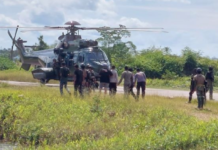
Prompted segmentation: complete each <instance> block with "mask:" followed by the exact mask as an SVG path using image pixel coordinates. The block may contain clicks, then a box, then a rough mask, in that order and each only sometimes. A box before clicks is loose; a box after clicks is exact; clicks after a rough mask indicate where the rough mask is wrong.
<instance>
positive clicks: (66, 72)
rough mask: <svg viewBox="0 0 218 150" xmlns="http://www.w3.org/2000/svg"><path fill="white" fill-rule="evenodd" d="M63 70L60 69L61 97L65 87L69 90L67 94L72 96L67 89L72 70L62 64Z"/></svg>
mask: <svg viewBox="0 0 218 150" xmlns="http://www.w3.org/2000/svg"><path fill="white" fill-rule="evenodd" d="M61 66H62V67H61V69H60V92H61V95H63V86H64V88H65V89H66V90H67V92H68V93H69V94H70V95H71V93H70V91H69V89H68V88H67V80H68V76H69V75H70V70H69V68H67V67H66V64H65V63H62V64H61Z"/></svg>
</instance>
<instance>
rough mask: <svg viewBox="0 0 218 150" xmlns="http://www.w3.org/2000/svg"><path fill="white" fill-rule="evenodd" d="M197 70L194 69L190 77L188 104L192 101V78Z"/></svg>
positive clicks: (193, 90) (193, 89)
mask: <svg viewBox="0 0 218 150" xmlns="http://www.w3.org/2000/svg"><path fill="white" fill-rule="evenodd" d="M196 70H197V68H194V69H193V71H192V75H191V83H190V91H189V99H188V103H191V101H192V95H193V93H194V92H195V85H194V81H193V78H194V76H195V75H196V74H197V72H196Z"/></svg>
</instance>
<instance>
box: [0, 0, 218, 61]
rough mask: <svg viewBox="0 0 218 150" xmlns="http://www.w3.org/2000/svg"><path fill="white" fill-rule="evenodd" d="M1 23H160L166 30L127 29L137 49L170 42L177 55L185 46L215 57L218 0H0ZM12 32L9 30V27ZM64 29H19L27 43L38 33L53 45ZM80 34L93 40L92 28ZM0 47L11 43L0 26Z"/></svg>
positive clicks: (143, 24) (58, 24)
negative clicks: (161, 31) (43, 30)
mask: <svg viewBox="0 0 218 150" xmlns="http://www.w3.org/2000/svg"><path fill="white" fill-rule="evenodd" d="M0 2H1V5H0V26H17V25H19V26H22V27H26V26H28V27H36V26H37V27H44V26H63V25H64V23H65V22H67V21H72V20H75V21H78V22H79V23H80V24H81V27H103V26H110V27H119V24H122V25H125V26H126V27H129V28H131V27H162V28H164V30H166V31H168V33H151V32H141V31H131V37H129V38H126V39H124V41H132V42H133V43H134V44H135V45H136V47H137V50H139V51H140V50H142V49H146V48H148V47H152V46H155V47H158V48H159V47H160V48H164V47H169V48H170V49H171V52H172V53H173V54H177V55H181V52H182V49H184V48H185V47H186V46H188V47H190V48H191V49H192V50H195V51H201V53H202V55H203V56H208V57H211V58H213V57H218V50H217V49H218V32H217V31H218V19H217V18H218V9H217V8H218V1H217V0H13V1H12V0H0ZM10 31H11V32H12V34H14V31H15V30H13V29H10ZM62 32H65V31H48V32H39V31H35V32H25V33H22V32H18V35H17V37H21V38H22V39H23V40H27V45H34V44H35V43H37V42H38V40H37V37H39V36H40V35H43V36H44V41H45V42H46V43H48V44H53V43H54V42H55V41H57V38H58V36H59V35H61V34H62ZM80 34H81V35H82V37H83V38H84V39H96V38H98V37H99V33H98V32H97V31H82V32H80ZM0 35H1V36H0V48H10V47H11V45H12V41H11V40H10V38H9V36H8V35H7V29H2V30H0Z"/></svg>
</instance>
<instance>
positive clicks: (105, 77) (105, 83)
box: [99, 64, 113, 94]
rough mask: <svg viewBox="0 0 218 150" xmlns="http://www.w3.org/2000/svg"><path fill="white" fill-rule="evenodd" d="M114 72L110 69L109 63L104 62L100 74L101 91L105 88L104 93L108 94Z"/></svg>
mask: <svg viewBox="0 0 218 150" xmlns="http://www.w3.org/2000/svg"><path fill="white" fill-rule="evenodd" d="M112 75H113V74H112V72H111V71H110V70H109V69H108V65H107V64H103V68H102V69H101V71H100V72H99V76H100V88H99V92H100V93H101V90H102V89H103V88H104V94H107V90H108V88H109V83H110V76H112Z"/></svg>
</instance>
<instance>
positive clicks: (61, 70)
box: [60, 68, 62, 77]
mask: <svg viewBox="0 0 218 150" xmlns="http://www.w3.org/2000/svg"><path fill="white" fill-rule="evenodd" d="M61 72H62V68H61V69H60V77H61V76H62V73H61Z"/></svg>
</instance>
